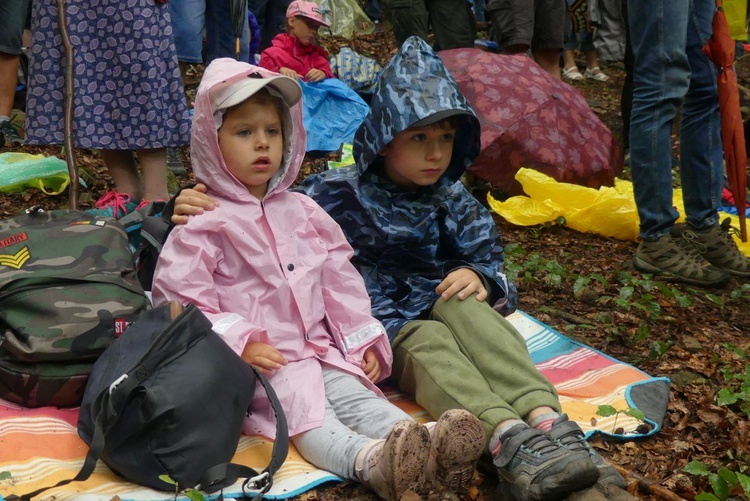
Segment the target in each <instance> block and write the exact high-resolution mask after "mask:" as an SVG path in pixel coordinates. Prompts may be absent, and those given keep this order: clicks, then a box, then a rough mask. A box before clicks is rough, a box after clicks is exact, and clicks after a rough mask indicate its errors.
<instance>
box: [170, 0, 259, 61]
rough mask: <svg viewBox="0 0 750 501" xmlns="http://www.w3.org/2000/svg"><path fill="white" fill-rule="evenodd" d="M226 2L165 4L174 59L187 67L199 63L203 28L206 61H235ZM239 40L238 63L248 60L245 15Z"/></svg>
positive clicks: (172, 1) (174, 1) (178, 0)
mask: <svg viewBox="0 0 750 501" xmlns="http://www.w3.org/2000/svg"><path fill="white" fill-rule="evenodd" d="M229 3H230V1H229V0H169V2H168V3H167V5H168V6H169V15H170V16H171V18H172V31H173V32H174V44H175V48H176V49H177V59H178V60H179V61H182V62H187V63H202V62H204V61H203V50H202V49H203V28H204V27H205V28H206V60H205V63H206V64H208V63H210V62H211V61H213V60H214V59H216V58H219V57H231V58H234V57H235V49H236V38H235V35H234V21H233V19H232V14H231V11H230V9H229ZM244 23H245V24H244V26H243V28H242V37H241V38H240V61H244V62H248V60H249V58H250V34H249V33H250V32H249V30H248V21H247V14H245V16H244Z"/></svg>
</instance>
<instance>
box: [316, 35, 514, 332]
mask: <svg viewBox="0 0 750 501" xmlns="http://www.w3.org/2000/svg"><path fill="white" fill-rule="evenodd" d="M456 111H459V112H461V113H463V116H461V118H460V120H461V124H460V125H459V127H458V129H457V131H456V137H455V142H454V147H453V157H452V158H451V162H450V166H449V167H448V170H447V171H446V172H445V174H443V176H442V177H441V178H440V179H439V180H438V182H437V183H435V184H434V185H432V186H427V187H423V188H420V189H418V190H416V191H405V190H403V189H401V188H399V187H398V186H396V185H395V184H393V183H392V182H391V181H390V180H389V179H388V178H386V177H385V175H384V173H383V159H382V157H381V156H379V155H378V152H379V151H381V149H382V148H383V147H384V146H385V145H387V144H388V143H389V142H391V140H392V139H393V138H394V137H395V136H396V135H397V134H398V133H400V132H402V131H404V130H406V129H408V128H409V127H411V126H413V125H414V124H416V123H417V122H419V121H420V120H423V119H425V118H428V117H431V116H433V115H436V114H441V115H443V114H444V115H446V116H448V115H452V114H455V112H456ZM479 149H480V127H479V120H478V119H477V117H476V115H475V113H474V110H472V108H471V106H469V104H468V103H467V101H466V99H465V98H464V97H463V95H462V94H461V92H460V91H459V89H458V85H457V84H456V81H455V80H454V79H453V77H452V76H451V75H450V73H448V71H447V70H446V69H445V67H444V66H443V63H442V61H441V60H440V58H439V57H438V56H437V54H436V53H435V52H434V51H433V50H432V49H431V48H430V46H429V45H427V44H426V43H425V42H424V41H423V40H422V39H420V38H418V37H411V38H409V39H408V40H406V42H404V44H403V46H402V47H401V49H400V50H399V52H398V53H397V54H396V55H395V56H394V57H393V59H392V60H391V62H390V63H389V64H388V65H387V66H386V67H385V68H384V69H383V72H382V73H381V75H380V77H379V79H378V81H377V83H376V85H375V87H374V89H373V98H372V102H371V111H370V113H369V114H368V116H367V118H365V121H364V123H363V124H362V125H361V126H360V128H359V130H358V131H357V133H356V136H355V138H354V157H355V159H356V165H353V166H350V167H345V168H341V169H335V170H330V171H326V172H323V173H321V174H318V175H314V176H308V177H307V179H306V180H305V182H304V183H303V184H302V186H301V189H302V190H303V191H304V192H305V193H306V194H307V195H309V196H310V197H312V198H313V199H315V201H317V202H318V204H320V205H321V206H322V207H323V208H324V209H325V210H326V211H327V212H328V213H329V214H330V215H331V216H332V217H333V219H335V220H336V222H338V223H339V225H340V226H341V227H342V228H343V230H344V233H345V234H346V237H347V238H348V240H349V242H350V243H351V245H352V247H354V257H353V258H352V262H353V263H354V265H355V266H356V267H357V269H358V270H359V272H360V273H361V274H362V276H363V278H364V280H365V284H366V285H367V290H368V292H369V294H370V298H371V300H372V313H373V315H374V316H375V317H376V318H378V319H379V320H380V321H381V322H383V324H384V325H385V327H386V330H387V331H388V336H389V337H390V339H391V340H393V339H394V338H395V336H396V334H397V333H398V331H399V330H400V329H401V327H402V326H403V325H404V324H405V323H406V322H409V321H410V320H416V319H420V318H425V316H426V315H427V314H428V313H429V311H430V309H431V308H432V306H433V304H434V302H435V301H436V300H437V299H438V297H439V295H438V294H437V293H436V292H435V288H436V287H437V286H438V285H439V284H440V282H441V281H442V280H443V278H445V276H446V275H447V274H448V273H450V272H451V271H453V270H455V269H457V268H462V267H465V268H470V269H472V270H474V271H476V272H477V273H479V274H480V276H481V277H482V278H483V280H484V282H485V286H486V288H487V290H488V292H489V295H488V299H487V301H488V302H489V303H490V304H494V305H495V307H497V308H500V307H501V311H502V312H503V313H504V314H507V313H510V312H512V311H513V310H515V308H516V305H517V304H518V293H517V291H516V289H515V287H514V286H513V285H512V284H511V283H509V282H508V280H507V279H506V277H505V275H504V273H503V265H504V259H503V248H502V243H501V241H500V237H499V234H498V232H497V228H496V226H495V222H494V220H493V219H492V216H491V215H490V213H489V211H488V210H487V209H486V208H485V207H484V206H482V204H481V203H480V202H479V201H478V200H477V199H476V198H474V196H472V195H471V193H469V191H468V190H467V189H466V188H465V187H464V186H463V184H462V183H461V181H460V177H461V175H462V174H463V173H464V172H465V171H466V168H467V167H468V166H469V165H470V164H471V162H472V161H473V160H474V158H476V156H477V155H478V154H479Z"/></svg>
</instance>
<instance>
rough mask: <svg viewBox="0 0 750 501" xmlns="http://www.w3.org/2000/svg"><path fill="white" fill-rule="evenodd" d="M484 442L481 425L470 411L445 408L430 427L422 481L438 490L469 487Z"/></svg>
mask: <svg viewBox="0 0 750 501" xmlns="http://www.w3.org/2000/svg"><path fill="white" fill-rule="evenodd" d="M484 442H485V436H484V427H483V426H482V423H481V422H480V421H479V419H477V417H476V416H474V415H473V414H472V413H471V412H469V411H467V410H464V409H451V410H447V411H445V412H444V413H443V415H442V416H440V419H438V420H437V423H435V425H434V426H433V427H432V429H431V430H430V443H431V445H430V455H429V458H428V460H427V465H426V466H425V481H426V482H428V484H429V485H431V486H432V488H433V489H438V490H440V489H443V490H449V491H459V490H463V489H467V488H469V487H471V481H472V479H473V478H474V468H475V467H476V465H477V461H478V460H479V456H480V455H481V454H482V450H483V449H484Z"/></svg>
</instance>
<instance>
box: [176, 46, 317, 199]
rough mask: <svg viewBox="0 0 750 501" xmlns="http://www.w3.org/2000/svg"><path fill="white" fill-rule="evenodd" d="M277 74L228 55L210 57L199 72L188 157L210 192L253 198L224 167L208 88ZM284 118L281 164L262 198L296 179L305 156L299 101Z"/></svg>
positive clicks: (196, 176)
mask: <svg viewBox="0 0 750 501" xmlns="http://www.w3.org/2000/svg"><path fill="white" fill-rule="evenodd" d="M274 76H278V73H274V72H272V71H268V70H266V69H264V68H260V67H257V66H253V65H251V64H248V63H243V62H240V61H235V60H234V59H231V58H221V59H216V60H214V61H213V62H212V63H211V64H209V65H208V67H207V68H206V71H205V72H204V73H203V79H202V80H201V83H200V85H199V86H198V92H197V94H196V96H195V114H194V118H193V129H192V133H191V138H190V156H191V158H192V165H193V173H194V174H195V179H196V181H198V182H200V183H205V184H206V185H207V186H209V189H210V192H212V193H214V194H216V195H219V196H221V197H224V198H227V199H230V200H238V201H239V200H257V199H256V198H255V197H253V196H252V195H250V193H249V192H248V190H247V188H246V187H245V186H244V185H243V184H242V183H241V182H240V181H239V180H238V179H237V178H236V177H235V176H234V175H233V174H232V173H231V172H229V169H228V168H227V165H226V163H225V162H224V158H223V157H222V155H221V150H220V149H219V134H218V129H217V128H216V120H215V118H214V112H215V111H216V109H214V105H213V102H212V99H211V93H212V91H213V92H215V91H216V90H218V89H219V88H220V87H224V86H228V85H232V84H234V83H235V82H237V81H239V80H241V79H243V78H248V77H249V78H268V77H274ZM284 109H285V110H287V116H286V117H284V156H283V159H282V163H281V167H280V168H279V171H278V172H277V174H276V175H275V176H274V177H273V178H272V179H271V181H270V182H269V185H268V192H267V193H266V197H268V196H271V195H273V194H274V193H278V192H281V191H284V190H286V189H287V188H289V187H290V186H291V185H292V183H293V182H294V181H295V179H296V178H297V173H298V172H299V169H300V166H301V165H302V160H303V158H304V156H305V140H306V136H305V130H304V128H303V126H302V105H301V103H300V102H298V103H297V104H295V105H294V106H292V107H291V108H288V107H287V106H286V105H284Z"/></svg>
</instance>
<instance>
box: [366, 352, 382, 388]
mask: <svg viewBox="0 0 750 501" xmlns="http://www.w3.org/2000/svg"><path fill="white" fill-rule="evenodd" d="M362 370H363V371H364V373H365V375H366V376H367V379H369V380H370V381H372V382H373V383H377V382H378V380H379V379H380V361H379V360H378V357H377V356H376V355H375V352H374V351H373V350H372V348H367V349H366V350H365V354H364V356H363V357H362Z"/></svg>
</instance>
